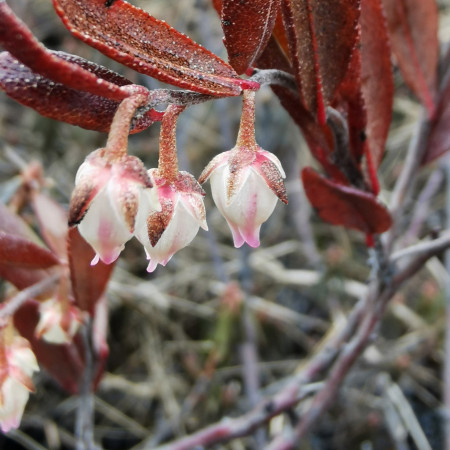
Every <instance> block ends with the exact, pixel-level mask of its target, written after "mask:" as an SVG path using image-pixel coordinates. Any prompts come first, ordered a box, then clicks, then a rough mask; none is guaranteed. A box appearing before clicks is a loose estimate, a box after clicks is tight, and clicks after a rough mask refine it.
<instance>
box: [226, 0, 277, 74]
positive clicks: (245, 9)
mask: <svg viewBox="0 0 450 450" xmlns="http://www.w3.org/2000/svg"><path fill="white" fill-rule="evenodd" d="M280 4H281V0H252V1H242V0H223V2H222V15H221V22H222V29H223V33H224V35H225V39H224V44H225V47H226V49H227V52H228V61H229V63H230V64H231V66H232V67H233V68H234V69H235V70H236V72H237V73H244V72H245V71H246V70H247V69H248V67H250V66H251V65H253V63H254V62H255V60H256V59H257V58H258V57H259V56H260V55H261V53H262V52H263V50H264V48H265V47H266V45H267V42H268V41H269V38H270V36H271V34H272V30H273V27H274V25H275V19H276V17H277V14H278V10H279V8H280ZM250 24H251V25H250Z"/></svg>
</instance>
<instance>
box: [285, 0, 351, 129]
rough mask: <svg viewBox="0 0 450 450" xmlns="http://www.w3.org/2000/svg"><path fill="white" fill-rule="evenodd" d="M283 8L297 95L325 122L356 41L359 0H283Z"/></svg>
mask: <svg viewBox="0 0 450 450" xmlns="http://www.w3.org/2000/svg"><path fill="white" fill-rule="evenodd" d="M282 11H283V18H284V22H285V29H286V32H287V36H288V41H289V51H290V59H291V61H292V64H293V66H294V68H295V74H296V78H297V83H298V85H299V92H300V96H301V98H302V101H303V104H304V105H305V107H306V109H307V110H308V111H310V112H311V113H312V114H313V116H314V117H316V118H317V120H318V122H319V123H321V124H324V123H325V120H326V113H325V107H326V106H327V105H328V103H329V102H330V101H331V99H332V98H333V96H334V93H335V91H336V89H337V87H338V86H339V83H340V82H341V81H342V79H343V77H344V76H345V74H346V72H347V67H348V63H349V61H350V57H351V54H352V50H353V48H354V47H355V45H356V41H357V37H358V33H357V29H356V24H357V21H358V17H359V0H283V2H282Z"/></svg>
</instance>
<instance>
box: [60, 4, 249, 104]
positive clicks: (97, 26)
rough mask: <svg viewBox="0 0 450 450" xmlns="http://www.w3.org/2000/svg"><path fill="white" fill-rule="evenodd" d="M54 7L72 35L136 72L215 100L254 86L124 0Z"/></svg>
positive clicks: (162, 22)
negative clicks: (200, 93)
mask: <svg viewBox="0 0 450 450" xmlns="http://www.w3.org/2000/svg"><path fill="white" fill-rule="evenodd" d="M53 4H54V6H55V9H56V11H57V12H58V14H59V15H60V16H61V18H62V20H63V22H64V24H65V25H66V27H67V28H68V29H69V31H70V32H71V33H72V34H73V35H74V36H75V37H77V38H78V39H81V40H82V41H84V42H86V43H87V44H89V45H91V46H92V47H94V48H96V49H97V50H99V51H101V52H102V53H104V54H105V55H106V56H109V57H110V58H112V59H114V60H115V61H118V62H120V63H122V64H124V65H126V66H128V67H131V68H132V69H134V70H136V71H137V72H140V73H144V74H146V75H150V76H152V77H154V78H157V79H158V80H161V81H165V82H167V83H170V84H174V85H176V86H179V87H182V88H187V89H191V90H193V91H196V92H202V93H205V94H211V95H217V96H230V95H239V94H240V93H241V90H242V88H257V85H256V84H255V83H252V82H247V81H245V80H241V79H240V78H238V77H237V74H236V72H235V71H234V70H233V69H232V68H231V67H230V66H229V65H228V64H226V63H225V62H224V61H222V60H221V59H220V58H219V57H217V56H216V55H214V54H213V53H211V52H209V51H208V50H206V49H205V48H204V47H202V46H200V45H198V44H197V43H195V42H194V41H192V40H191V39H189V38H188V37H187V36H185V35H184V34H181V33H180V32H178V31H177V30H175V29H174V28H172V27H170V26H169V25H168V24H166V23H165V22H164V21H161V20H158V19H155V18H154V17H152V16H151V15H150V14H148V13H146V12H145V11H143V10H141V9H139V8H137V7H135V6H133V5H130V4H129V3H127V2H125V1H123V0H115V1H114V2H105V0H90V1H85V0H53Z"/></svg>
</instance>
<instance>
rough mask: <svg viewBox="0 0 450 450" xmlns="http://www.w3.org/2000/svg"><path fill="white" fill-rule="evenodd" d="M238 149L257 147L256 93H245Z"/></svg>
mask: <svg viewBox="0 0 450 450" xmlns="http://www.w3.org/2000/svg"><path fill="white" fill-rule="evenodd" d="M236 147H238V148H242V147H248V148H252V147H253V148H254V147H256V141H255V92H254V91H244V94H243V104H242V115H241V123H240V125H239V134H238V138H237V143H236Z"/></svg>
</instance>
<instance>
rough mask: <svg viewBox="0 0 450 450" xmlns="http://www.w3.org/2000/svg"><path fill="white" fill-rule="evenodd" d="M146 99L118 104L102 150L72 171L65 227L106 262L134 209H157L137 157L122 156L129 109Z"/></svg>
mask: <svg viewBox="0 0 450 450" xmlns="http://www.w3.org/2000/svg"><path fill="white" fill-rule="evenodd" d="M145 100H146V99H145V98H142V96H137V97H130V98H127V99H125V100H124V101H123V102H122V103H121V104H120V106H119V108H118V110H117V112H116V114H115V116H114V120H113V123H112V124H111V130H110V133H109V136H108V142H107V143H106V146H105V148H101V149H99V150H96V151H94V152H93V153H91V154H90V155H88V157H87V158H86V160H85V162H84V163H83V164H82V165H81V167H80V168H79V169H78V172H77V175H76V179H75V189H74V191H73V194H72V198H71V201H70V206H69V225H71V226H73V225H78V229H79V231H80V234H81V235H82V236H83V238H84V239H85V240H86V241H87V242H88V243H89V244H90V245H91V247H93V249H94V250H95V252H96V256H95V257H94V259H93V260H92V262H91V264H92V265H94V264H96V263H97V262H98V261H99V260H100V259H101V260H102V261H103V262H104V263H106V264H110V263H112V262H113V261H115V260H116V259H117V258H118V256H119V254H120V252H121V251H122V250H123V248H124V246H125V243H126V242H127V241H128V240H129V239H131V238H132V236H133V233H134V228H135V219H136V214H137V211H138V209H139V208H145V209H147V210H158V209H159V204H158V200H157V195H156V192H155V190H154V189H152V183H151V181H150V178H149V176H148V174H147V171H146V169H145V167H144V165H143V163H142V161H141V160H140V159H139V158H136V157H134V156H129V155H128V154H127V138H128V133H129V127H130V122H131V119H132V117H133V115H134V113H135V110H136V108H137V107H138V106H140V105H141V104H142V103H143V102H144V101H145Z"/></svg>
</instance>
